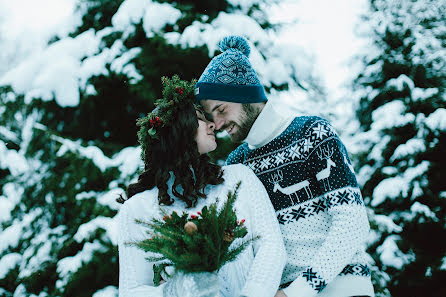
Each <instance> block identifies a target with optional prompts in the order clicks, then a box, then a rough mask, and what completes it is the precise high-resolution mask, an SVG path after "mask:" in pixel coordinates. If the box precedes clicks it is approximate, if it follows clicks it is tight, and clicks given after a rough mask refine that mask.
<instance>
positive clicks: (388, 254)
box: [377, 235, 413, 269]
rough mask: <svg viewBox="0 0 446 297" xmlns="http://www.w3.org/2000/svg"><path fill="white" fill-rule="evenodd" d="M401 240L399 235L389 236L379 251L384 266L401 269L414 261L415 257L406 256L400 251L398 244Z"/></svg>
mask: <svg viewBox="0 0 446 297" xmlns="http://www.w3.org/2000/svg"><path fill="white" fill-rule="evenodd" d="M399 239H400V237H399V236H398V235H390V236H387V238H386V239H385V240H384V242H383V244H382V245H381V246H379V247H378V249H377V252H378V253H379V254H380V259H381V261H382V262H383V264H384V265H386V266H391V267H395V268H396V269H401V268H402V267H403V265H405V264H407V263H409V262H410V261H411V260H412V259H413V256H409V255H405V254H403V253H402V252H401V251H400V249H399V248H398V245H397V243H396V241H398V240H399Z"/></svg>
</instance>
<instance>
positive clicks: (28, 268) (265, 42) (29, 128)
mask: <svg viewBox="0 0 446 297" xmlns="http://www.w3.org/2000/svg"><path fill="white" fill-rule="evenodd" d="M73 1H77V2H78V5H79V10H78V11H79V13H78V14H76V15H74V16H73V22H72V23H73V24H77V25H76V26H75V27H73V29H72V33H71V34H69V35H67V36H65V35H62V36H61V35H57V36H55V37H54V38H53V39H52V40H51V42H50V43H49V44H48V46H47V47H45V48H43V49H42V50H36V53H35V54H34V55H31V56H27V57H23V62H22V63H20V64H19V65H17V66H14V67H13V68H11V69H8V70H7V71H6V72H5V73H4V74H3V75H2V76H1V77H0V86H1V88H0V177H1V179H0V296H5V297H9V296H14V297H22V296H23V297H25V296H26V297H30V296H39V297H44V296H77V297H82V296H85V297H87V296H88V297H91V296H94V297H105V296H116V295H117V284H118V257H117V250H116V236H117V235H116V231H115V230H116V227H115V224H116V222H115V215H116V212H117V209H118V207H119V206H118V205H117V203H116V202H115V199H116V198H117V196H118V194H120V193H122V192H123V190H124V189H125V188H126V186H127V185H128V184H129V183H130V181H132V180H134V179H135V178H136V176H137V171H138V169H139V167H140V166H141V165H142V164H141V162H140V161H139V158H140V150H139V148H137V147H136V144H137V137H136V119H137V118H138V117H140V116H142V115H144V114H146V113H147V112H149V111H150V110H151V109H152V108H153V102H154V100H155V99H157V98H159V97H160V95H161V77H162V76H172V75H173V74H179V75H180V77H181V78H182V79H186V80H190V79H191V78H193V77H197V76H199V75H200V74H201V72H202V70H203V69H204V68H205V66H206V65H207V63H208V62H209V60H210V59H211V58H212V57H213V56H214V54H215V53H217V43H218V41H219V40H220V39H221V38H222V37H223V36H224V35H229V34H240V35H244V36H246V37H247V38H248V39H249V41H250V42H251V45H252V51H251V61H252V64H253V65H254V66H255V68H256V70H257V71H258V74H259V76H260V78H261V80H262V82H263V84H264V85H265V87H266V89H267V90H268V91H269V92H270V93H271V97H274V94H275V95H278V94H279V93H280V91H282V90H286V89H287V88H288V86H296V85H298V84H299V85H301V86H305V87H306V88H307V89H308V91H309V93H311V91H312V88H313V87H314V86H315V85H316V84H315V83H314V82H313V81H311V80H310V78H312V77H314V75H313V73H310V72H309V71H308V68H305V69H302V65H308V61H307V60H306V59H307V57H304V56H302V57H301V58H302V59H299V56H298V57H296V54H295V53H296V52H298V51H299V49H298V48H295V47H294V48H293V47H292V46H290V45H289V44H283V43H281V42H278V41H277V40H276V39H275V38H274V37H275V31H274V27H273V26H272V24H270V23H269V22H268V17H267V15H266V14H265V13H264V11H265V8H266V7H267V5H269V4H271V2H274V1H261V0H258V1H256V0H253V1H241V0H240V1H239V0H230V1H223V0H214V1H207V0H206V1H187V0H184V1H147V0H73Z"/></svg>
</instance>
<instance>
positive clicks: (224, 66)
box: [195, 36, 268, 103]
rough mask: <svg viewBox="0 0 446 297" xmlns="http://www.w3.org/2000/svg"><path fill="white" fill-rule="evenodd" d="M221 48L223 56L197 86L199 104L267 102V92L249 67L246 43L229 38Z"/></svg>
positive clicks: (205, 73) (196, 93) (212, 61)
mask: <svg viewBox="0 0 446 297" xmlns="http://www.w3.org/2000/svg"><path fill="white" fill-rule="evenodd" d="M219 47H220V50H221V51H222V53H221V54H219V55H218V56H216V57H214V58H213V59H212V60H211V62H210V63H209V65H208V66H207V67H206V69H205V70H204V72H203V74H202V75H201V77H200V79H199V80H198V82H197V84H196V85H195V96H196V99H197V101H198V102H199V101H201V100H206V99H212V100H219V101H227V102H236V103H258V102H266V101H267V100H268V99H267V98H266V95H265V90H264V89H263V86H262V85H261V84H260V81H259V78H258V77H257V74H256V72H255V71H254V69H253V68H252V66H251V63H249V59H248V57H249V53H250V52H251V50H250V48H249V45H248V42H247V41H246V39H245V38H243V37H240V36H227V37H225V38H223V40H222V41H220V43H219Z"/></svg>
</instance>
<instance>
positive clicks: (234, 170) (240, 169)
mask: <svg viewBox="0 0 446 297" xmlns="http://www.w3.org/2000/svg"><path fill="white" fill-rule="evenodd" d="M222 169H223V172H224V174H231V175H233V174H246V172H251V173H252V170H251V169H250V168H249V167H248V166H246V165H243V164H241V163H238V164H231V165H225V166H222Z"/></svg>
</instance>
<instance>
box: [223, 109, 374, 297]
mask: <svg viewBox="0 0 446 297" xmlns="http://www.w3.org/2000/svg"><path fill="white" fill-rule="evenodd" d="M264 110H265V109H264ZM264 112H265V111H262V113H264ZM262 113H261V115H262ZM275 116H277V114H276V115H275ZM260 118H261V117H260V116H259V118H258V119H257V121H256V122H255V123H254V126H255V125H258V121H259V120H265V115H262V119H260ZM272 121H274V120H271V121H268V123H269V124H268V129H271V122H272ZM276 121H278V120H276ZM285 122H286V121H285ZM257 130H259V128H258V127H257ZM251 131H252V129H251ZM263 131H264V132H263V134H262V133H258V135H261V136H260V137H263V138H265V137H268V136H265V135H264V134H265V133H266V134H267V132H266V131H265V130H263ZM250 134H251V132H250ZM249 138H251V140H252V136H249V135H248V139H249ZM258 140H259V139H256V141H258ZM258 143H261V141H258ZM234 163H243V164H245V165H247V166H248V167H249V168H251V169H252V170H253V171H254V173H255V174H256V175H257V176H258V178H259V179H260V180H261V181H262V183H263V184H264V186H265V188H266V190H267V192H268V194H269V197H270V200H271V202H272V204H273V206H274V208H275V211H276V215H277V218H278V220H279V224H280V227H281V231H282V235H283V238H284V243H285V248H286V250H287V254H288V261H287V264H286V266H285V269H284V271H283V275H282V281H281V284H282V288H284V291H285V293H286V294H287V296H289V297H293V296H314V295H316V294H318V293H320V294H318V296H332V297H333V296H353V295H369V296H373V295H374V293H373V287H372V284H371V280H370V269H369V267H368V266H367V256H366V254H365V240H366V237H367V235H368V231H369V223H368V219H367V215H366V209H365V207H364V203H363V200H362V197H361V192H360V190H359V188H358V185H357V182H356V178H355V174H354V171H353V167H352V165H351V163H350V160H349V157H348V153H347V151H346V149H345V147H344V145H343V143H342V142H341V140H340V139H339V137H338V135H337V134H336V132H335V131H334V129H333V127H332V126H331V125H330V123H329V122H328V121H326V120H324V119H322V118H319V117H315V116H301V117H296V118H294V120H293V119H292V118H291V124H289V125H288V126H287V127H285V129H284V131H283V132H281V133H280V135H278V136H277V137H275V138H273V139H272V140H271V141H269V142H267V143H266V144H262V146H260V147H257V148H252V147H251V148H250V146H248V143H244V144H242V145H241V146H239V147H238V148H237V149H236V150H235V151H234V152H232V153H231V154H230V155H229V157H228V160H227V164H234Z"/></svg>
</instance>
